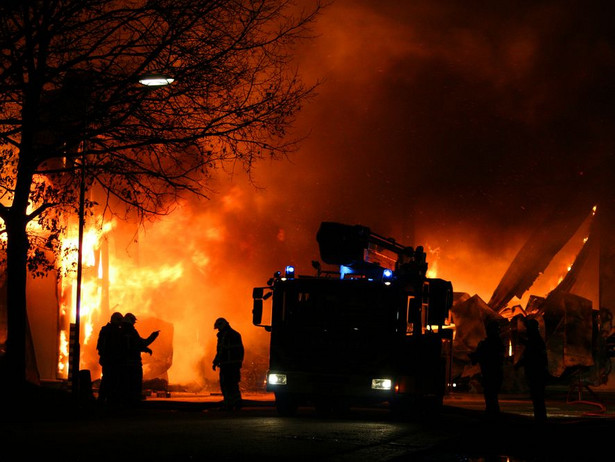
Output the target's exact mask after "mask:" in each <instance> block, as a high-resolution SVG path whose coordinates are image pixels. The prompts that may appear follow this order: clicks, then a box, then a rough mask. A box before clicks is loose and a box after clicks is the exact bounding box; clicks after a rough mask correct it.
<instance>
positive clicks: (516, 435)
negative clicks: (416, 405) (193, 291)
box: [0, 391, 615, 462]
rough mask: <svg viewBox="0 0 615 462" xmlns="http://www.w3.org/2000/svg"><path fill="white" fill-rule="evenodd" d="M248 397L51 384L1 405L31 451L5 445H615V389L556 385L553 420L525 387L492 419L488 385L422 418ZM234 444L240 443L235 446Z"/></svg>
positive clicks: (451, 448) (405, 448)
mask: <svg viewBox="0 0 615 462" xmlns="http://www.w3.org/2000/svg"><path fill="white" fill-rule="evenodd" d="M243 397H244V404H245V405H244V409H242V410H241V411H239V412H238V413H236V414H234V415H229V414H227V413H224V412H217V408H219V407H220V404H221V401H222V397H221V395H220V394H219V393H179V392H171V393H166V392H158V393H152V394H151V395H150V396H148V397H147V398H146V399H145V401H144V402H143V403H141V406H139V408H138V409H127V410H121V412H108V411H109V410H108V409H104V408H100V407H99V406H97V405H93V407H89V408H88V407H86V408H78V409H75V408H72V410H71V408H70V407H68V406H67V404H68V403H67V402H66V401H62V396H61V395H57V396H50V395H48V394H47V393H45V394H44V395H42V396H40V400H38V402H34V401H33V402H31V404H32V406H31V408H30V410H29V412H24V409H23V408H20V409H19V410H18V412H16V413H15V414H13V415H12V416H7V414H5V413H3V414H1V415H0V459H1V460H29V459H11V458H7V459H4V458H3V454H2V452H1V449H5V451H8V449H12V448H26V447H27V448H28V451H29V454H30V455H33V454H34V453H36V454H39V453H40V454H43V455H44V454H49V453H50V451H51V452H52V453H54V454H56V453H57V454H60V453H63V454H68V453H66V450H68V449H69V446H68V442H70V450H71V451H72V453H73V455H75V454H79V453H81V454H84V453H87V454H88V457H87V458H83V459H80V458H79V457H76V458H75V457H72V456H71V458H70V460H90V461H93V460H108V457H107V456H108V454H111V453H115V451H116V450H120V451H122V453H123V454H124V455H126V456H128V455H129V453H130V454H133V455H135V457H133V458H132V460H148V461H149V462H152V461H153V460H172V461H174V462H176V461H178V460H231V459H232V460H246V459H248V458H258V457H261V456H262V457H266V458H268V459H269V460H290V459H292V460H313V459H314V458H316V459H320V460H331V461H349V460H352V461H355V460H360V461H362V462H369V461H382V460H389V461H403V460H413V461H419V462H427V461H429V462H443V461H455V462H462V461H463V462H487V461H498V462H499V461H507V462H543V461H551V460H553V461H558V462H561V461H568V460H570V461H572V460H574V461H579V460H580V461H584V462H585V461H594V460H595V461H602V460H605V458H604V456H603V452H604V448H608V447H610V445H611V439H612V433H613V430H615V413H614V412H613V410H614V409H615V407H614V406H615V400H614V399H613V398H614V397H615V395H613V394H608V393H598V395H597V396H587V395H585V396H579V395H574V396H572V395H570V394H567V393H565V392H564V391H561V392H553V393H550V394H549V395H548V399H547V402H546V404H547V413H548V422H547V423H546V424H543V425H539V424H537V423H535V422H534V421H533V416H532V414H533V413H532V404H531V402H530V401H529V399H528V397H527V396H526V395H506V394H504V395H501V396H500V405H501V409H502V417H501V418H500V419H498V420H497V421H493V420H488V419H486V416H485V414H484V402H483V398H482V395H480V394H477V393H450V394H448V395H447V396H446V398H445V401H444V408H443V410H442V413H441V416H438V417H437V418H430V419H427V420H425V421H416V422H415V421H411V422H407V421H397V420H396V419H394V418H391V414H390V413H389V410H388V408H387V407H386V406H382V407H377V408H375V409H371V408H370V409H362V408H359V409H356V410H353V412H352V413H351V414H350V415H349V416H347V417H344V418H333V419H322V418H318V417H317V416H316V415H315V412H314V410H313V409H312V408H307V407H306V408H301V409H300V410H299V418H295V419H293V418H290V419H289V418H279V417H278V416H277V414H276V412H275V409H274V407H275V406H274V397H273V395H272V394H270V393H264V392H254V393H244V394H243ZM50 398H51V399H50ZM64 398H65V397H64ZM10 401H14V400H10ZM96 404H97V403H96ZM182 411H186V412H182ZM301 416H303V417H301ZM127 437H129V438H130V440H128V439H127ZM126 441H130V443H129V444H128V445H127V443H126ZM237 441H241V444H237ZM92 448H96V452H92ZM37 451H38V452H37ZM229 451H234V452H233V454H232V456H229V455H228V452H229ZM95 456H96V457H95ZM291 456H292V457H291ZM117 460H127V459H126V458H121V457H120V458H117Z"/></svg>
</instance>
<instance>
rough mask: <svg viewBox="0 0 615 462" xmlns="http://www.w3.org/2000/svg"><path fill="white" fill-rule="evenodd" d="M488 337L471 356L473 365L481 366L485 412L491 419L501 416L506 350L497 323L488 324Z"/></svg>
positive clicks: (490, 322)
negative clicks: (500, 396) (501, 394)
mask: <svg viewBox="0 0 615 462" xmlns="http://www.w3.org/2000/svg"><path fill="white" fill-rule="evenodd" d="M486 330H487V337H485V338H484V339H483V340H481V341H480V342H479V343H478V346H477V348H476V351H474V352H473V353H471V354H470V359H471V360H472V364H476V363H478V364H479V365H480V372H481V378H482V380H481V382H482V385H483V396H484V398H485V412H486V414H487V416H488V417H489V418H496V417H498V416H499V415H500V403H499V400H498V395H499V393H500V390H501V388H502V382H503V379H504V369H503V367H504V354H505V352H506V348H505V346H504V342H502V339H501V337H500V325H499V324H498V322H497V321H489V323H488V324H487V328H486Z"/></svg>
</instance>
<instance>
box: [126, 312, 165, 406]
mask: <svg viewBox="0 0 615 462" xmlns="http://www.w3.org/2000/svg"><path fill="white" fill-rule="evenodd" d="M136 322H137V317H136V316H135V315H134V314H132V313H126V314H125V315H124V323H123V325H122V330H123V340H124V348H125V357H124V367H123V392H124V400H125V402H126V403H127V404H131V405H134V404H137V403H139V402H140V401H141V399H142V398H143V396H142V393H143V390H142V389H143V362H142V361H141V353H149V354H150V355H151V354H152V350H151V349H150V348H149V345H150V344H151V343H152V342H153V341H154V340H156V338H158V335H159V334H160V331H154V332H152V333H151V334H150V335H149V337H147V338H142V337H141V336H140V335H139V332H137V329H136V328H135V323H136Z"/></svg>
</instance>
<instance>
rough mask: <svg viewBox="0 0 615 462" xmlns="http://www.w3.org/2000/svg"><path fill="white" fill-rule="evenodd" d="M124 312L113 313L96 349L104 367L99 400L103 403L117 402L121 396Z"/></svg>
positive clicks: (102, 330) (100, 362) (99, 337)
mask: <svg viewBox="0 0 615 462" xmlns="http://www.w3.org/2000/svg"><path fill="white" fill-rule="evenodd" d="M123 319H124V316H123V315H122V313H117V312H116V313H113V314H112V315H111V319H110V320H109V322H108V323H107V324H105V325H104V326H103V327H102V328H101V329H100V332H99V333H98V341H97V343H96V349H97V350H98V356H99V360H98V362H99V364H100V365H101V367H102V376H101V378H100V388H99V389H98V400H99V401H100V402H103V403H112V402H116V401H117V399H118V398H119V392H120V379H121V367H122V359H123V351H124V350H123V348H122V321H123Z"/></svg>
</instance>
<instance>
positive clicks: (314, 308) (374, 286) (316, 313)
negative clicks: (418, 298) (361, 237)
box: [282, 280, 397, 331]
mask: <svg viewBox="0 0 615 462" xmlns="http://www.w3.org/2000/svg"><path fill="white" fill-rule="evenodd" d="M296 282H297V283H296V284H292V285H291V286H289V288H288V290H287V291H285V297H284V308H283V315H282V320H283V324H284V325H286V326H287V327H292V329H302V328H305V329H309V330H312V329H317V330H323V331H347V330H354V331H364V330H370V331H380V330H382V329H383V328H384V329H385V330H386V329H387V328H392V327H393V325H394V324H395V321H396V318H397V316H396V314H395V309H394V307H395V305H396V304H395V303H394V302H393V300H392V296H393V294H392V291H391V290H389V288H388V287H387V286H386V285H384V284H381V283H374V282H369V281H356V280H355V281H352V280H351V281H339V280H337V281H322V280H320V281H316V280H315V281H302V282H303V283H300V281H296ZM309 282H312V283H309Z"/></svg>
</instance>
